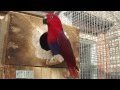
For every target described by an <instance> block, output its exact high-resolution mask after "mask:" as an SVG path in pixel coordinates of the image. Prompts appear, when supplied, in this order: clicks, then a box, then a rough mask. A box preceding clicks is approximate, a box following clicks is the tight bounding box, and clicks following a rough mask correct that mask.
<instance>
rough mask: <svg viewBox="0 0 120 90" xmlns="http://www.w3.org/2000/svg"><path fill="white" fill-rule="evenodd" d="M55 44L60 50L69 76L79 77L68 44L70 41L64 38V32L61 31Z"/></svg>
mask: <svg viewBox="0 0 120 90" xmlns="http://www.w3.org/2000/svg"><path fill="white" fill-rule="evenodd" d="M57 42H58V45H59V48H60V53H61V55H62V56H63V58H64V60H65V62H66V64H67V66H68V69H69V71H70V74H71V75H72V76H74V77H79V75H78V72H77V71H79V69H78V67H77V66H76V60H75V56H74V54H73V50H72V47H71V44H70V41H69V40H68V38H67V37H66V36H65V34H64V32H63V31H62V32H61V34H60V35H59V37H58V38H57Z"/></svg>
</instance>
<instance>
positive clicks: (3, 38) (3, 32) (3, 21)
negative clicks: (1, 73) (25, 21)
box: [0, 15, 9, 67]
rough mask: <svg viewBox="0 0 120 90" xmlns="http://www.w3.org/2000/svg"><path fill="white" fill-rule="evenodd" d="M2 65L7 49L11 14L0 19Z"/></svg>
mask: <svg viewBox="0 0 120 90" xmlns="http://www.w3.org/2000/svg"><path fill="white" fill-rule="evenodd" d="M0 22H1V25H0V26H1V27H0V67H2V66H3V65H4V61H5V60H4V59H5V58H4V57H5V49H6V44H5V43H6V39H7V30H8V25H9V15H6V16H5V18H4V19H1V20H0Z"/></svg>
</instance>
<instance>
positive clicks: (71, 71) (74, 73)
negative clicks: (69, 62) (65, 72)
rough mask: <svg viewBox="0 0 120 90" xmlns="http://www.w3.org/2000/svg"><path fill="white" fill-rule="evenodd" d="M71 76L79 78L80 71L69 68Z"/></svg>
mask: <svg viewBox="0 0 120 90" xmlns="http://www.w3.org/2000/svg"><path fill="white" fill-rule="evenodd" d="M69 72H70V75H71V77H73V78H79V71H78V70H77V69H76V68H69Z"/></svg>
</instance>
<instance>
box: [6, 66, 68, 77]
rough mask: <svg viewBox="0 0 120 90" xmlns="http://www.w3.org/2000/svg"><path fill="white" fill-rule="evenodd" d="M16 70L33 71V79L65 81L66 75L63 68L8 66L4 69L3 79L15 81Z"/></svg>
mask: <svg viewBox="0 0 120 90" xmlns="http://www.w3.org/2000/svg"><path fill="white" fill-rule="evenodd" d="M16 70H25V71H33V72H34V79H67V77H66V74H67V73H68V71H67V70H66V69H65V68H45V67H26V66H10V65H8V66H7V68H6V69H5V78H6V79H17V78H16ZM22 79H28V78H22Z"/></svg>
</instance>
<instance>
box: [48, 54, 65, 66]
mask: <svg viewBox="0 0 120 90" xmlns="http://www.w3.org/2000/svg"><path fill="white" fill-rule="evenodd" d="M63 61H64V58H63V57H62V56H61V55H54V56H53V57H52V58H51V59H50V60H46V65H49V66H51V65H56V64H60V63H62V62H63Z"/></svg>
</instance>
